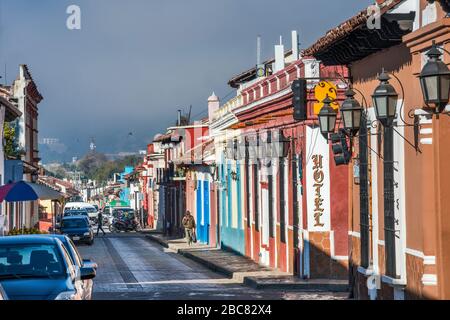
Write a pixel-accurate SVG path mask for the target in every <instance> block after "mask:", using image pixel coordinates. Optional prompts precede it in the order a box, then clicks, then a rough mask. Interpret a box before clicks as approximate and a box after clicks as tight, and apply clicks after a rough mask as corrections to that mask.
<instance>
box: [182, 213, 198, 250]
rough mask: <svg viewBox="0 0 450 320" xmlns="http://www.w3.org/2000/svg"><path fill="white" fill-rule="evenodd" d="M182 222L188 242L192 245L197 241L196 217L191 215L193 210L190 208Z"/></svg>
mask: <svg viewBox="0 0 450 320" xmlns="http://www.w3.org/2000/svg"><path fill="white" fill-rule="evenodd" d="M182 224H183V227H184V231H185V234H186V240H187V243H188V244H189V245H192V242H195V241H194V237H195V227H196V224H195V219H194V217H193V216H192V215H191V212H190V211H189V210H188V211H186V215H185V216H184V217H183V221H182Z"/></svg>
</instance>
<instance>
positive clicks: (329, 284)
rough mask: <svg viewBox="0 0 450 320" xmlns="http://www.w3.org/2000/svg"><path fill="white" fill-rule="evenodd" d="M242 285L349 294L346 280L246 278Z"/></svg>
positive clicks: (287, 277)
mask: <svg viewBox="0 0 450 320" xmlns="http://www.w3.org/2000/svg"><path fill="white" fill-rule="evenodd" d="M244 284H246V285H248V286H250V287H252V288H254V289H284V290H301V291H315V292H317V291H321V292H349V283H348V281H347V280H334V279H301V278H298V277H295V276H275V277H272V276H268V277H267V276H262V277H247V278H246V279H245V281H244Z"/></svg>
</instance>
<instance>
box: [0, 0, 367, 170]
mask: <svg viewBox="0 0 450 320" xmlns="http://www.w3.org/2000/svg"><path fill="white" fill-rule="evenodd" d="M371 3H373V0H344V1H334V0H314V1H311V0H277V1H273V0H127V1H125V0H69V1H68V0H0V9H1V13H0V73H1V74H2V76H4V71H3V69H4V68H5V66H6V71H7V72H6V75H7V76H6V79H7V82H8V83H11V82H12V80H13V79H14V78H15V77H16V75H17V72H18V65H19V64H28V66H29V68H30V70H31V72H32V75H33V77H34V79H35V81H36V82H37V84H38V88H39V90H40V91H41V93H42V95H43V96H44V99H45V100H44V101H43V102H42V103H41V104H40V105H39V110H40V111H39V127H40V128H39V136H40V138H57V139H60V141H61V143H63V144H64V146H59V148H58V151H59V152H60V153H61V160H65V161H68V160H70V159H71V158H72V156H79V155H81V154H83V153H84V152H86V151H87V149H88V147H89V142H90V138H91V137H94V138H95V140H96V143H97V148H98V150H99V151H101V152H105V153H115V152H120V151H137V150H138V149H144V148H145V146H146V144H147V143H148V142H150V141H151V140H152V138H153V136H154V135H155V134H156V133H158V132H162V131H164V129H165V128H166V127H167V126H170V125H172V124H173V123H174V121H175V119H176V112H177V110H178V109H185V110H186V111H187V110H188V108H189V105H192V106H193V111H192V114H193V115H195V116H197V117H203V116H205V115H206V100H207V98H208V96H209V95H210V94H211V92H212V91H215V92H216V94H217V95H218V96H219V97H222V98H223V97H226V96H228V98H229V97H230V92H231V91H232V89H231V88H229V87H228V86H227V82H228V79H230V78H231V77H232V76H233V75H235V74H237V73H240V72H241V71H244V70H246V69H248V68H250V67H252V66H253V65H254V64H255V63H256V37H257V35H258V34H260V35H261V36H262V42H263V43H262V50H263V58H270V57H272V56H273V54H274V53H273V45H274V44H276V43H277V42H278V41H279V36H280V35H282V36H283V38H284V40H285V41H284V42H285V45H286V49H289V48H290V46H291V41H290V32H291V30H298V31H299V33H300V37H301V46H302V47H303V48H305V47H307V46H308V45H310V44H311V43H313V41H314V40H315V39H317V38H318V37H320V36H322V35H323V34H324V33H325V32H326V31H327V30H329V29H331V28H333V27H334V26H336V25H337V24H339V23H340V22H342V21H344V20H345V19H347V18H349V17H351V16H353V15H354V14H355V13H356V12H358V11H359V10H361V9H363V8H365V7H367V6H368V5H370V4H371ZM72 4H75V5H78V6H79V7H80V8H81V30H68V29H67V27H66V20H67V18H68V16H69V15H68V14H67V13H66V9H67V7H68V6H69V5H72ZM1 81H2V82H3V81H4V79H1ZM130 132H131V133H132V135H130V134H129V133H130ZM41 153H42V152H41ZM41 156H42V157H43V158H44V160H45V159H46V155H45V154H41Z"/></svg>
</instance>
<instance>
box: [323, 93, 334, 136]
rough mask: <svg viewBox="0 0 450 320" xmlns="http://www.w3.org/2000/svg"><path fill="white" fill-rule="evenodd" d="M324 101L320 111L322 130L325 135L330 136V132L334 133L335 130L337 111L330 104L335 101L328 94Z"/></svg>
mask: <svg viewBox="0 0 450 320" xmlns="http://www.w3.org/2000/svg"><path fill="white" fill-rule="evenodd" d="M322 102H323V103H324V106H323V107H322V109H321V110H320V112H319V124H320V131H321V132H322V134H323V135H324V136H327V137H328V134H329V133H333V132H334V130H335V127H336V118H337V112H336V110H334V109H333V108H332V107H331V106H330V104H331V103H332V102H333V101H332V100H331V99H330V97H329V96H328V95H327V97H326V98H325V100H323V101H322Z"/></svg>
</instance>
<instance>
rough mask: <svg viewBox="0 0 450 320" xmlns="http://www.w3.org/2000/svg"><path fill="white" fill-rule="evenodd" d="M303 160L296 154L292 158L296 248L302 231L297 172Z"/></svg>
mask: <svg viewBox="0 0 450 320" xmlns="http://www.w3.org/2000/svg"><path fill="white" fill-rule="evenodd" d="M299 161H301V160H299V157H297V156H295V157H294V158H293V159H292V162H291V165H292V209H293V212H294V216H293V223H294V248H298V246H299V241H298V236H299V231H300V221H299V220H300V219H299V213H298V211H299V210H298V209H299V200H298V183H299V181H298V179H297V174H298V170H299V164H298V162H299Z"/></svg>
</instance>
